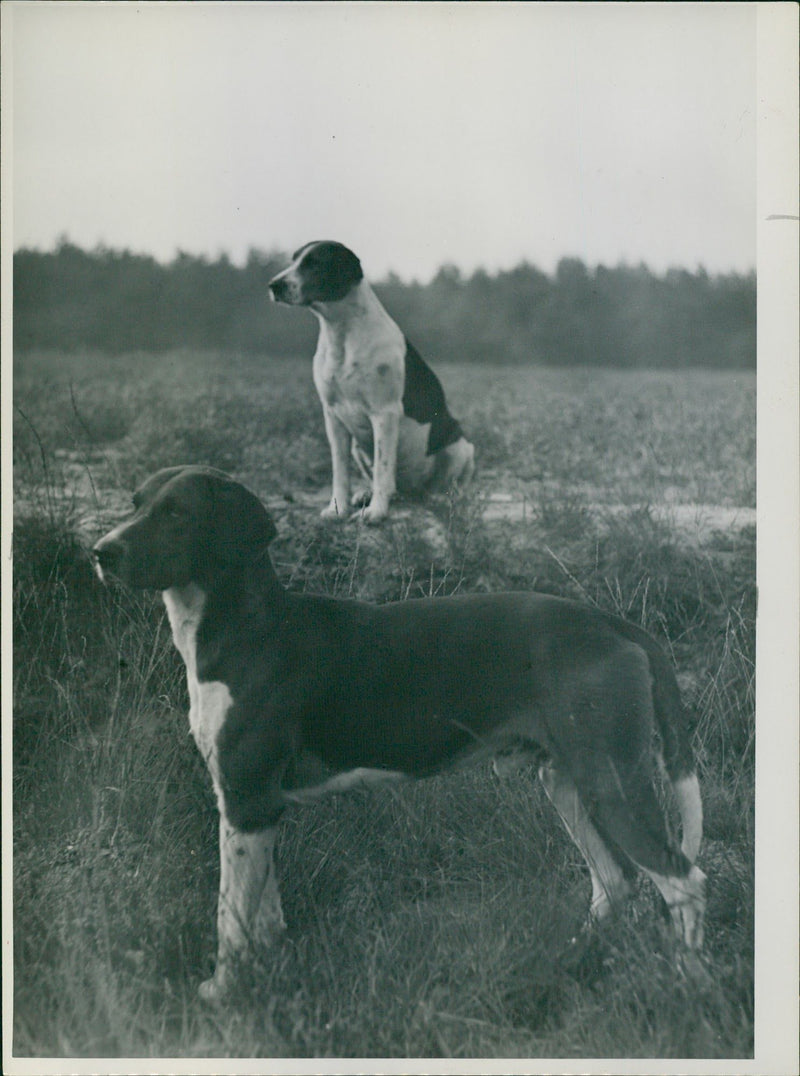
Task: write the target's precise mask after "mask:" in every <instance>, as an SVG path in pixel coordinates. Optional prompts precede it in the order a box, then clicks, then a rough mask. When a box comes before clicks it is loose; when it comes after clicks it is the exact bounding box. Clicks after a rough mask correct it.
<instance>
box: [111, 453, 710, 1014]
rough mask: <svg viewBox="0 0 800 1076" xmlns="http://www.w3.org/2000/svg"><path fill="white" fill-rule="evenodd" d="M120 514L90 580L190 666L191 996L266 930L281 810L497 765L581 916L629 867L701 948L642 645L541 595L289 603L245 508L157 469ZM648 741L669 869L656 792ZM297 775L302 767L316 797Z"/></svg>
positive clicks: (671, 689) (701, 878) (262, 527)
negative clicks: (511, 763) (160, 617)
mask: <svg viewBox="0 0 800 1076" xmlns="http://www.w3.org/2000/svg"><path fill="white" fill-rule="evenodd" d="M134 506H135V512H134V514H133V516H132V517H131V518H130V519H129V520H128V521H127V522H125V523H122V524H120V526H118V527H116V528H115V529H114V530H112V531H111V532H110V533H109V534H107V535H106V536H105V537H104V538H103V539H101V541H100V542H98V543H97V545H96V546H95V548H94V554H95V557H96V560H97V565H98V569H99V572H100V574H101V576H105V575H111V576H115V577H116V578H118V579H120V580H121V581H123V582H124V583H127V584H128V585H130V586H132V587H144V588H147V587H152V588H154V589H157V590H161V591H163V597H164V601H165V603H166V606H167V612H168V614H169V620H170V624H171V625H172V633H173V638H174V640H175V645H176V646H177V648H178V650H179V651H180V653H181V655H182V656H183V660H184V662H185V663H186V673H187V678H188V683H189V699H190V709H189V721H190V724H191V728H192V732H193V733H194V738H195V740H196V742H197V746H198V747H199V749H200V751H201V752H202V754H203V756H204V757H205V759H206V762H207V763H208V767H209V770H210V771H211V776H212V779H213V782H214V788H215V790H216V794H217V802H218V805H219V811H220V857H221V867H220V890H219V904H218V912H217V930H218V945H219V948H218V955H217V966H216V971H215V973H214V976H213V978H212V979H209V980H208V981H207V982H205V983H203V985H202V986H201V993H202V995H203V996H204V997H205V998H209V999H212V998H217V997H220V996H221V995H223V994H224V992H225V991H226V990H227V988H228V987H229V985H230V983H231V980H232V977H233V973H234V968H235V964H236V959H237V957H240V956H242V955H244V954H245V953H246V950H247V947H248V945H249V944H250V942H251V941H252V940H253V939H254V938H261V937H263V936H265V935H267V934H268V932H269V931H274V930H275V929H276V928H279V927H281V926H282V925H283V916H282V912H281V905H280V898H279V895H278V889H277V884H276V881H275V872H274V866H273V860H272V850H273V845H274V842H275V829H276V825H277V822H278V819H279V817H280V815H281V812H282V811H283V809H284V807H285V806H286V805H287V804H289V803H297V802H303V801H308V800H312V799H315V798H317V797H318V796H320V795H322V794H324V793H325V792H330V791H342V790H344V789H346V788H348V787H351V786H353V785H358V784H368V783H380V782H389V781H397V780H400V779H401V778H403V777H424V776H426V775H428V774H432V773H435V772H437V771H438V770H441V769H442V768H444V767H446V766H448V765H449V764H451V763H454V762H457V761H459V760H461V759H463V758H464V757H467V756H470V755H474V754H478V755H480V754H484V753H488V754H492V753H497V752H505V751H508V750H511V749H513V750H514V751H517V752H527V753H529V755H530V757H531V758H532V759H533V760H534V761H535V762H536V763H537V765H538V767H539V776H540V778H541V780H542V782H543V784H544V787H545V789H546V790H547V793H548V795H549V796H550V798H551V800H552V801H553V803H554V805H555V807H556V809H557V811H558V812H559V814H560V815H561V817H562V819H563V820H564V823H565V825H566V827H567V829H568V830H569V833H570V835H571V836H572V838H573V840H574V841H575V844H576V845H577V846H578V848H579V849H580V851H581V852H582V854H583V856H584V858H585V859H586V862H587V864H588V867H589V873H590V876H591V881H592V901H591V910H590V918H591V919H593V920H595V919H601V918H603V917H604V916H606V915H607V914H608V913H609V912H611V911H612V909H614V908H616V907H617V906H619V905H620V904H621V903H622V901H623V900H624V898H625V896H626V894H627V891H628V883H627V881H626V877H625V870H628V868H629V866H630V865H631V864H633V865H636V866H638V867H640V868H641V869H642V870H643V871H644V872H645V873H646V874H647V875H649V877H650V878H651V879H652V880H653V881H654V882H655V884H656V886H657V887H658V889H659V890H660V892H661V894H662V896H663V897H664V899H665V901H666V904H667V906H668V908H669V911H670V913H671V916H672V920H673V922H674V925H675V929H676V931H677V933H678V935H679V937H680V938H681V939H682V940H683V942H684V943H685V944H686V945H688V946H690V947H693V948H694V947H699V946H700V945H701V944H702V937H703V914H704V909H705V899H704V882H705V875H704V874H703V872H702V871H701V870H700V869H699V868H698V867H696V866H694V865H693V862H694V859H695V856H696V855H697V851H698V848H699V846H700V839H701V833H702V807H701V801H700V791H699V787H698V781H697V777H696V775H695V771H694V765H693V762H692V757H691V751H690V748H689V743H688V738H687V735H686V728H685V721H684V715H683V711H682V709H681V703H680V698H679V695H678V688H677V684H676V682H675V677H674V674H673V672H672V670H671V668H670V665H669V662H668V661H667V659H666V658H665V656H664V654H663V652H662V651H661V650H660V649H659V647H658V646H657V645H656V643H655V642H654V641H653V639H651V638H650V636H649V635H647V634H646V633H645V632H643V631H641V630H640V629H639V628H636V627H634V626H633V625H631V624H628V623H626V622H625V621H623V620H619V619H618V618H616V617H613V616H609V615H607V614H605V613H601V612H599V611H598V610H597V609H593V608H591V607H588V606H583V605H580V604H578V603H576V602H572V601H565V600H562V599H559V598H554V597H550V596H548V595H543V594H476V595H474V596H464V597H453V598H421V599H419V600H416V601H403V602H393V603H390V604H387V605H382V606H374V605H368V604H365V603H363V602H357V601H345V600H338V599H334V598H324V597H315V596H313V595H309V594H292V593H289V592H287V591H286V590H284V588H283V587H282V586H281V585H280V583H279V582H278V579H277V577H276V576H275V572H274V570H273V568H272V564H271V562H270V558H269V553H268V548H267V547H268V545H269V543H270V541H271V540H272V538H273V537H274V535H275V526H274V524H273V522H272V520H271V519H270V517H269V516H268V515H267V513H266V511H265V510H264V508H263V506H262V505H261V503H260V501H259V500H258V499H257V498H256V497H255V496H254V495H253V494H252V493H250V492H248V490H246V489H245V488H244V487H243V486H241V485H239V484H238V483H236V482H234V481H232V480H231V479H230V478H228V477H227V476H226V475H223V474H221V473H220V472H218V471H214V470H211V469H209V468H202V467H172V468H168V469H167V470H163V471H159V472H158V473H157V474H155V475H153V477H152V478H150V479H149V480H148V481H147V482H145V484H144V485H143V486H142V487H141V489H139V490H138V492H137V493H136V494H135V495H134ZM654 729H655V730H657V731H658V734H659V739H660V744H661V749H660V757H661V760H662V762H663V765H664V766H665V768H666V772H667V773H668V775H669V776H670V778H671V780H672V784H673V788H674V790H675V793H676V798H677V801H678V806H679V808H680V813H681V819H682V825H683V843H682V845H681V850H680V851H679V850H678V849H677V848H675V847H673V846H672V844H671V843H670V841H669V839H668V837H667V831H666V827H665V823H664V817H663V814H662V812H661V809H660V807H659V804H658V801H657V799H656V795H655V792H654V788H653V780H652V778H653V762H654V745H653V732H654ZM303 755H307V756H312V757H313V758H315V759H316V760H318V766H317V776H316V777H315V778H314V779H313V780H309V779H304V778H303V776H302V773H301V769H300V768H299V766H298V763H299V761H300V759H301V756H303ZM320 769H321V770H322V774H323V775H322V776H319V771H320ZM623 868H624V869H623ZM628 873H630V872H629V870H628Z"/></svg>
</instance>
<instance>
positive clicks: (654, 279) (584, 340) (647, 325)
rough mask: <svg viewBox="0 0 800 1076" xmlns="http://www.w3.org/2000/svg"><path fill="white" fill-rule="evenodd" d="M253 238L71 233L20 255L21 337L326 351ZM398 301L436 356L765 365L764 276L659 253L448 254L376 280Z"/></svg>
mask: <svg viewBox="0 0 800 1076" xmlns="http://www.w3.org/2000/svg"><path fill="white" fill-rule="evenodd" d="M288 260H289V259H288V257H287V255H286V254H284V253H283V252H280V251H271V252H268V253H264V252H262V251H258V250H252V251H251V252H250V254H249V255H248V258H247V261H246V262H245V264H244V265H243V266H241V267H237V266H235V265H233V264H232V263H231V261H230V260H229V259H228V258H227V257H226V256H225V255H220V256H219V257H217V258H216V259H214V260H211V259H208V258H204V257H198V256H194V255H189V254H185V253H179V254H178V255H177V256H176V257H175V258H174V259H173V260H172V261H171V262H169V263H167V264H163V263H160V262H158V261H156V259H155V258H152V257H149V256H147V255H141V254H133V253H130V252H129V251H115V250H109V249H107V248H102V247H101V248H97V249H95V250H92V251H85V250H83V249H81V248H80V247H78V246H75V245H74V244H72V243H70V242H68V241H63V242H61V243H59V244H58V246H57V247H56V249H55V250H54V251H52V252H40V251H36V250H28V249H20V250H18V251H17V252H16V253H15V255H14V346H15V348H16V349H17V350H19V351H25V350H31V349H51V348H53V349H61V350H66V351H76V350H96V351H101V352H111V353H120V352H126V351H167V350H171V349H175V348H184V347H188V348H200V349H205V350H232V351H239V352H247V353H266V354H270V355H275V356H305V357H307V356H308V355H309V354H311V352H313V348H314V341H315V339H316V324H315V319H314V318H313V316H312V315H311V314H310V313H308V312H298V311H296V310H290V309H287V308H286V307H282V306H279V305H277V304H275V303H271V302H270V301H269V297H268V294H267V282H268V281H269V279H270V278H271V277H272V276H273V275H274V274H275V273H276V272H278V271H279V270H280V269H282V268H284V267H285V266H286V265H287V264H288ZM374 286H375V291H376V292H377V294H378V295H379V297H380V298H381V300H382V302H383V303H384V305H385V306H386V307H387V309H388V310H389V312H390V313H391V314H392V315H393V317H395V318H396V320H397V321H398V322H399V324H400V325H401V326H402V328H403V330H404V331H405V332H406V333H407V335H408V336H409V338H410V339H411V340H412V341H413V343H414V344H415V345H416V347H417V348H418V349H419V350H420V351H421V352H422V354H423V355H425V356H427V357H429V358H431V359H432V360H433V361H435V362H437V361H448V360H464V361H468V362H482V363H536V364H540V365H548V366H562V365H563V366H566V365H570V366H572V365H583V366H611V367H630V368H637V367H661V368H688V367H706V368H736V369H743V368H752V367H754V366H755V359H756V281H755V274H754V273H749V274H744V275H742V274H736V273H731V274H725V275H715V276H712V275H709V274H708V273H707V272H706V271H705V270H703V269H702V268H701V269H698V270H697V271H695V272H689V271H687V270H684V269H670V270H669V271H668V272H666V273H665V274H663V275H656V274H654V273H653V272H651V271H650V269H648V268H647V266H645V265H639V266H635V267H631V266H627V265H621V266H617V267H614V268H607V267H605V266H602V265H601V266H597V267H595V268H590V267H588V266H586V265H585V264H584V263H583V262H582V261H581V260H579V259H576V258H565V259H563V260H562V261H561V262H560V263H559V264H558V266H557V268H556V271H555V273H553V274H552V275H548V274H546V273H544V272H542V271H541V270H539V269H537V268H536V267H535V266H534V265H531V264H529V263H527V262H524V263H522V264H520V265H518V266H516V267H515V268H513V269H510V270H505V271H501V272H498V273H495V274H493V275H491V274H489V273H487V272H485V271H484V270H482V269H478V270H477V271H476V272H474V273H473V274H472V275H471V276H464V275H462V273H461V272H460V271H459V269H458V268H456V267H455V266H452V265H445V266H443V267H442V268H441V269H440V270H439V272H438V273H437V274H436V276H435V277H434V278H433V279H432V280H431V281H430V282H429V283H427V284H420V283H417V282H411V283H408V282H405V281H403V280H401V279H400V278H399V277H398V276H396V275H395V274H390V275H389V277H388V278H387V279H385V280H384V281H382V282H374Z"/></svg>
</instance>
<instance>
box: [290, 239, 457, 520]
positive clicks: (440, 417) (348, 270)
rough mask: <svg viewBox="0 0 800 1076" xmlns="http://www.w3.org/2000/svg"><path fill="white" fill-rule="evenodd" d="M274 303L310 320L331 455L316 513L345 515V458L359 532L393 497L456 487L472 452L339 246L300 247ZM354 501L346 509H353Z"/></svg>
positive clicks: (436, 387) (426, 371)
mask: <svg viewBox="0 0 800 1076" xmlns="http://www.w3.org/2000/svg"><path fill="white" fill-rule="evenodd" d="M269 290H270V294H271V296H272V298H273V299H274V300H275V301H276V302H281V303H288V304H289V305H291V306H308V307H310V308H311V310H313V312H314V313H315V314H316V316H317V318H318V319H319V338H318V340H317V350H316V353H315V355H314V384H315V385H316V386H317V392H318V393H319V396H320V400H321V401H322V411H323V415H324V418H325V432H326V433H327V435H328V441H329V443H330V446H331V460H332V465H333V492H332V496H331V501H330V504H329V505H328V507H327V508H325V509H324V510H323V512H322V515H323V517H325V518H328V519H337V518H338V519H341V518H344V516H345V514H346V513H347V512H348V511H349V509H350V505H351V499H350V460H349V457H350V454H351V452H352V455H353V457H354V459H355V461H356V463H357V464H358V467H359V469H360V471H361V473H362V474H363V475H364V477H365V478H366V479H367V481H368V482H370V481H371V483H372V498H371V500H370V502H369V506H368V507H367V508H366V509H365V510H364V512H363V517H364V519H365V520H366V522H367V523H378V522H379V521H380V520H382V519H383V518H384V517H385V516H386V514H387V512H388V510H389V502H390V500H391V499H392V497H393V496H394V493H395V490H396V489H398V490H400V492H401V493H419V492H421V491H422V490H428V491H435V490H446V489H448V488H451V487H453V486H458V485H464V484H465V483H467V482H468V481H469V479H470V478H471V477H472V473H473V470H474V462H473V457H474V453H475V449H474V448H473V446H472V445H471V444H470V443H469V441H467V440H466V438H465V437H464V435H463V433H462V432H461V427H460V426H459V424H458V422H456V420H455V419H454V418H453V416H452V415H451V414H450V412H449V411H448V410H447V404H446V403H445V398H444V390H443V389H442V386H441V384H440V382H439V379H438V377H437V376H436V374H435V373H434V372H433V370H431V368H430V367H429V366H428V365H427V363H425V362H424V360H423V359H422V358H421V357H420V356H419V354H418V353H417V352H416V351H415V349H414V348H413V347H412V345H411V344H410V343H409V342H408V340H407V339H406V338H405V336H404V335H403V333H402V332H401V330H400V329H399V328H398V326H397V325H396V324H395V322H394V321H393V320H392V318H390V317H389V315H388V314H387V312H386V310H385V309H384V308H383V306H382V305H381V303H380V301H379V299H378V297H377V296H376V295H375V292H374V291H373V290H372V288H371V287H370V286H369V284H368V283H367V281H366V280H365V279H364V274H363V272H362V271H361V263H360V262H359V260H358V258H357V257H356V256H355V254H353V252H352V251H351V250H348V249H347V247H345V246H343V245H342V244H341V243H331V242H316V243H307V244H306V245H305V246H304V247H301V248H300V250H298V251H297V253H296V254H295V255H294V256H293V258H292V263H291V265H290V266H289V267H288V268H287V269H284V271H283V272H282V273H279V274H278V275H277V276H276V277H274V278H273V279H272V280H271V281H270V284H269ZM360 501H361V497H360V496H359V495H357V496H356V498H355V499H354V501H353V503H360Z"/></svg>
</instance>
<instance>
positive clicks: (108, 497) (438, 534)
mask: <svg viewBox="0 0 800 1076" xmlns="http://www.w3.org/2000/svg"><path fill="white" fill-rule="evenodd" d="M115 464H116V460H115V459H114V455H113V451H112V452H109V451H107V450H106V451H105V452H103V453H102V454H99V453H98V454H97V455H96V456H92V457H85V456H84V457H83V458H81V459H78V458H76V456H75V455H74V454H71V453H67V452H64V453H62V454H60V457H59V458H58V460H57V470H58V473H57V475H56V474H54V475H52V476H51V478H50V481H49V483H48V484H47V485H46V489H45V488H44V487H43V489H42V490H40V491H38V492H30V493H29V492H28V491H26V492H25V493H24V494H21V495H19V496H17V497H16V498H15V504H14V508H15V514H21V515H26V514H30V513H40V512H41V511H42V509H43V508H47V509H49V510H50V511H65V512H69V514H70V516H71V517H72V519H73V520H74V524H75V526H76V528H77V530H78V532H79V533H80V534H81V536H82V537H85V538H86V540H87V542H89V541H92V540H94V538H95V537H96V536H97V535H98V534H101V533H102V532H103V530H105V529H107V528H108V527H110V526H112V525H113V524H114V523H116V522H117V521H119V519H121V518H122V517H123V516H124V515H125V514H126V513H127V512H128V511H129V510H130V494H129V492H128V491H127V490H123V489H121V488H120V483H119V479H118V475H117V474H116V467H115ZM498 485H502V478H501V476H499V475H498V476H496V478H493V488H492V489H491V490H482V489H481V486H480V483H478V484H477V485H476V487H475V493H476V498H477V500H476V504H477V505H478V511H479V513H480V516H481V518H482V519H483V520H484V522H486V523H488V524H495V523H497V524H502V523H511V524H518V525H519V526H521V527H524V526H535V525H536V522H537V502H536V496H535V492H533V493H531V494H530V495H526V494H525V493H522V492H513V491H508V490H503V489H497V486H498ZM566 492H567V493H569V492H570V491H569V490H568V491H566ZM328 496H329V492H328V491H327V490H325V489H321V490H319V491H315V492H314V493H297V494H295V495H293V496H292V498H291V501H287V498H286V497H283V496H263V500H264V502H265V504H266V505H267V507H268V508H269V509H270V510H271V511H272V512H273V514H274V515H275V516H276V518H278V519H280V516H281V514H282V513H285V512H286V510H287V505H288V504H291V505H292V506H293V507H294V509H298V508H300V509H301V510H302V509H307V510H308V512H309V513H310V514H312V513H313V514H316V513H318V512H319V511H320V510H321V509H322V508H323V507H324V506H325V504H326V503H327V500H328ZM548 496H549V497H551V498H552V494H549V495H548ZM581 505H582V507H583V508H584V509H585V510H586V511H588V512H589V513H591V515H592V516H593V517H594V519H595V520H596V521H597V522H598V523H599V524H600V525H601V526H602V522H603V520H604V519H606V520H612V519H614V518H615V517H620V516H624V515H625V514H626V513H630V512H632V511H635V510H636V509H637V506H636V505H625V504H602V503H591V502H590V503H585V504H584V503H583V502H581ZM647 508H648V511H649V512H650V514H651V516H652V517H653V518H654V519H655V520H656V521H658V522H663V523H664V524H666V525H667V526H668V527H669V528H671V530H672V531H673V532H674V533H675V535H676V537H678V538H679V539H680V541H681V542H682V543H685V544H687V545H691V546H696V547H703V546H706V545H708V543H709V542H711V541H712V540H714V539H715V536H718V535H719V534H720V533H722V534H728V535H731V536H733V535H735V534H737V533H738V532H740V531H742V530H744V529H745V528H748V527H753V526H755V523H756V510H755V509H754V508H747V507H729V506H724V505H714V504H678V503H668V504H658V503H653V504H649V505H648V506H647ZM391 518H392V520H393V521H395V522H401V521H402V522H404V523H406V525H407V524H408V523H409V522H411V521H413V523H414V526H415V528H418V531H419V536H420V537H421V538H423V539H425V540H426V541H428V542H429V543H430V544H431V545H432V546H433V547H434V548H435V547H437V546H438V545H439V544H440V543H441V542H444V540H445V533H444V527H443V524H442V523H441V520H440V518H439V515H437V514H436V513H435V512H434V511H432V510H431V509H430V508H429V507H426V506H425V505H424V504H417V503H411V502H402V501H400V502H398V503H397V504H396V505H395V506H394V507H393V509H392V517H391Z"/></svg>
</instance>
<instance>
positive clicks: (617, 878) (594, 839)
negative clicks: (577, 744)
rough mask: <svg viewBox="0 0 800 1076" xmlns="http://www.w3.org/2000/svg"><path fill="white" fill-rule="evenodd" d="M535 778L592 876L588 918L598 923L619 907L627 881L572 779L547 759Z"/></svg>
mask: <svg viewBox="0 0 800 1076" xmlns="http://www.w3.org/2000/svg"><path fill="white" fill-rule="evenodd" d="M539 778H540V780H541V782H542V784H543V785H544V788H545V791H546V792H547V795H548V796H549V797H550V799H551V800H552V802H553V806H554V807H555V809H556V810H557V811H558V813H559V815H560V816H561V819H562V821H563V823H564V825H565V826H566V828H567V831H568V833H569V835H570V836H571V837H572V839H573V841H574V842H575V844H576V845H577V846H578V848H579V849H580V852H581V854H582V855H583V858H584V859H585V860H586V864H587V866H588V867H589V874H590V876H591V879H592V903H591V906H590V909H589V919H590V921H592V922H599V921H600V920H602V919H605V918H606V917H607V916H608V915H610V914H611V913H612V912H615V911H618V910H619V908H620V907H621V906H622V904H623V903H624V901H625V899H626V897H627V896H628V883H627V881H626V880H625V876H624V874H623V873H622V870H621V868H620V866H619V864H618V863H617V861H616V859H615V858H614V856H613V854H612V853H611V851H610V850H609V848H608V847H607V846H606V844H605V842H604V841H603V839H602V837H601V836H600V834H599V833H598V832H597V830H596V829H595V828H594V826H593V825H592V823H591V821H590V819H589V815H588V814H587V812H586V808H585V807H584V806H583V804H582V803H581V799H580V796H579V795H578V790H577V788H576V787H575V785H574V784H573V782H572V780H571V779H570V778H569V777H568V776H567V775H566V774H564V773H563V772H561V771H560V770H558V769H557V768H556V767H555V766H554V765H553V763H552V762H551V761H547V762H545V763H543V764H542V765H541V766H540V767H539Z"/></svg>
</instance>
